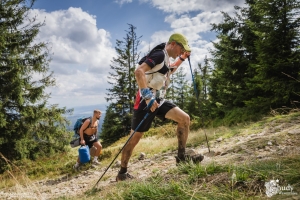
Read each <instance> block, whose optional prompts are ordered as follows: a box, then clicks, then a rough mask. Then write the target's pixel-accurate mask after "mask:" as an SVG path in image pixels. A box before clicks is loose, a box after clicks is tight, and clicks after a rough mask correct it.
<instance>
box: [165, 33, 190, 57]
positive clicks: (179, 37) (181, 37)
mask: <svg viewBox="0 0 300 200" xmlns="http://www.w3.org/2000/svg"><path fill="white" fill-rule="evenodd" d="M172 41H175V42H178V43H180V44H181V45H182V46H183V48H184V50H185V51H188V52H191V49H190V46H189V44H188V40H187V39H186V37H185V36H184V35H182V34H180V33H174V34H172V35H171V36H170V38H169V42H172Z"/></svg>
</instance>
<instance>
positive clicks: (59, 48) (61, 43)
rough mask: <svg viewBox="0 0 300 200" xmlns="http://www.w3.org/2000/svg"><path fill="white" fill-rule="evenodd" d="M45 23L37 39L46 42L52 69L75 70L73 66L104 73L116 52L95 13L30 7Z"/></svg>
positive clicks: (79, 9)
mask: <svg viewBox="0 0 300 200" xmlns="http://www.w3.org/2000/svg"><path fill="white" fill-rule="evenodd" d="M32 14H34V15H37V16H38V18H39V19H40V20H45V24H46V25H45V26H43V27H42V28H41V29H40V34H39V36H38V38H37V39H38V40H40V41H47V42H49V44H50V46H51V47H52V49H51V51H52V52H53V56H52V60H53V61H52V62H51V65H50V66H51V69H52V70H54V71H55V73H67V74H72V73H75V71H76V70H82V71H86V70H88V71H93V73H103V71H104V69H106V68H107V67H108V66H109V64H110V61H111V58H112V57H113V56H114V55H115V51H114V48H113V47H112V45H111V43H110V34H109V33H108V32H107V31H105V30H104V29H98V28H97V26H96V17H95V16H92V15H90V14H88V13H86V12H84V11H82V10H81V8H72V7H70V8H69V9H68V10H58V11H54V12H50V13H48V12H45V11H43V10H33V11H32Z"/></svg>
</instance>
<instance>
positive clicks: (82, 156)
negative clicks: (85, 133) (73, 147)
mask: <svg viewBox="0 0 300 200" xmlns="http://www.w3.org/2000/svg"><path fill="white" fill-rule="evenodd" d="M78 152H79V161H80V163H87V162H89V161H90V159H91V157H90V151H89V146H87V145H85V146H81V147H80V148H79V149H78Z"/></svg>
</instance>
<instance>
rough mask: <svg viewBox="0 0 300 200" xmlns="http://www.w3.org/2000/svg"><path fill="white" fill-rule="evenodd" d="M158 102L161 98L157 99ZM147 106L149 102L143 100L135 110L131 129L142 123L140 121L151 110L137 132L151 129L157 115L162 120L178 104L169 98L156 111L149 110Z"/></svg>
mask: <svg viewBox="0 0 300 200" xmlns="http://www.w3.org/2000/svg"><path fill="white" fill-rule="evenodd" d="M156 101H157V103H159V102H160V100H159V99H157V100H156ZM145 107H147V104H146V102H145V101H144V100H142V101H141V102H140V103H139V105H138V108H137V109H134V110H133V117H132V122H131V129H132V130H135V129H136V128H137V127H138V125H139V124H140V122H141V121H142V120H143V119H144V116H145V115H146V114H147V112H150V114H149V115H148V117H147V118H146V119H145V120H144V122H143V123H142V124H141V125H140V127H139V128H138V130H135V131H137V132H146V131H148V130H149V129H150V127H151V124H152V122H153V120H154V118H155V116H156V117H158V118H160V119H161V120H165V119H166V118H165V116H166V114H167V112H169V110H171V109H172V108H174V107H176V105H175V104H174V103H172V102H170V101H168V100H165V101H164V103H163V104H162V105H161V106H160V107H159V108H157V109H156V110H155V111H154V112H151V111H148V110H144V109H145Z"/></svg>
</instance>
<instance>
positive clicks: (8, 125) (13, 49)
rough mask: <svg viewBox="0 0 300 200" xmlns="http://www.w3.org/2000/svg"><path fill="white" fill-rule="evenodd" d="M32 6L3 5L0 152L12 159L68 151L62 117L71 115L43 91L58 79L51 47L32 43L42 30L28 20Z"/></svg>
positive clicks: (8, 0) (11, 1) (13, 0)
mask: <svg viewBox="0 0 300 200" xmlns="http://www.w3.org/2000/svg"><path fill="white" fill-rule="evenodd" d="M34 2H35V1H34V0H31V1H25V0H22V1H19V0H4V1H1V3H0V16H1V23H0V29H1V35H0V41H1V42H0V59H1V61H0V132H1V135H0V152H1V153H2V154H3V156H4V157H6V158H9V159H11V160H19V159H23V158H28V159H36V158H38V157H40V156H47V155H51V154H53V153H55V152H61V151H65V145H66V144H67V141H68V138H69V135H70V133H68V132H67V130H66V126H67V124H68V121H67V120H66V118H64V117H63V114H67V113H69V112H71V110H66V109H65V108H58V106H57V105H47V99H48V98H49V95H48V94H46V93H45V89H46V88H47V87H49V86H53V85H54V84H55V79H54V78H53V77H52V73H51V72H49V67H48V64H49V60H50V58H49V51H48V49H47V44H46V43H43V42H41V43H34V38H35V37H36V36H37V34H38V32H39V28H40V27H41V26H43V24H41V23H37V22H36V21H35V18H33V19H29V18H28V15H27V12H28V10H29V9H30V8H31V6H32V5H33V3H34ZM33 77H39V78H33ZM0 166H1V167H0V172H2V171H3V170H5V166H6V163H5V162H4V160H2V159H1V160H0Z"/></svg>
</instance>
